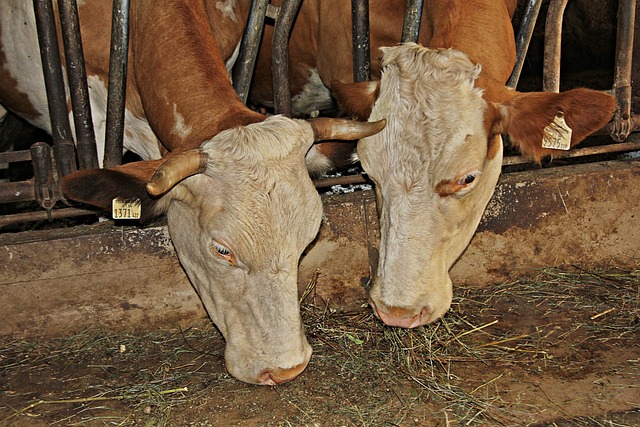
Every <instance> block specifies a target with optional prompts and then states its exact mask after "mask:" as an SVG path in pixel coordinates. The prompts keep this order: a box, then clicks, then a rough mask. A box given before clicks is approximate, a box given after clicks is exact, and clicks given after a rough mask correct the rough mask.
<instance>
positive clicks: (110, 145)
mask: <svg viewBox="0 0 640 427" xmlns="http://www.w3.org/2000/svg"><path fill="white" fill-rule="evenodd" d="M128 53H129V0H113V15H112V19H111V52H110V56H109V89H108V94H107V130H106V135H105V147H104V162H103V164H104V166H105V167H113V166H118V165H120V164H121V163H122V151H123V139H124V108H125V95H126V88H127V54H128Z"/></svg>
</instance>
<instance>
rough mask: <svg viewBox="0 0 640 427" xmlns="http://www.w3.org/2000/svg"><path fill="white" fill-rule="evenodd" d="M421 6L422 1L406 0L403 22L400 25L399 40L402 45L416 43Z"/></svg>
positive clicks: (422, 4)
mask: <svg viewBox="0 0 640 427" xmlns="http://www.w3.org/2000/svg"><path fill="white" fill-rule="evenodd" d="M423 6H424V0H407V7H406V9H405V12H404V22H403V25H402V38H401V39H400V40H401V41H402V42H403V43H404V42H413V43H418V35H419V34H420V19H421V18H422V8H423Z"/></svg>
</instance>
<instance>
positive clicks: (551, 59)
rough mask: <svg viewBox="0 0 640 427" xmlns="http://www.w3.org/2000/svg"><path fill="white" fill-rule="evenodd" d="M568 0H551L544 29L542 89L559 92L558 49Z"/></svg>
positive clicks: (560, 43) (559, 48)
mask: <svg viewBox="0 0 640 427" xmlns="http://www.w3.org/2000/svg"><path fill="white" fill-rule="evenodd" d="M568 1H569V0H551V3H549V11H548V12H547V20H546V21H545V29H544V69H543V73H542V90H544V91H547V92H560V50H561V45H562V18H563V17H564V9H565V7H566V6H567V2H568Z"/></svg>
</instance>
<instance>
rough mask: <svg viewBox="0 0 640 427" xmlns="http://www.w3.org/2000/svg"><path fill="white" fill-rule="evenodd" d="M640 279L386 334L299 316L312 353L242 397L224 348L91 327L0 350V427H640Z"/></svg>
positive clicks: (531, 289)
mask: <svg viewBox="0 0 640 427" xmlns="http://www.w3.org/2000/svg"><path fill="white" fill-rule="evenodd" d="M639 286H640V269H608V270H606V271H604V270H603V271H589V272H585V271H581V270H579V269H576V268H571V269H568V270H567V269H565V270H557V269H553V270H544V271H539V272H537V273H536V274H535V275H534V277H533V278H528V279H520V280H516V281H512V282H508V283H501V284H496V285H495V286H493V287H491V288H486V289H465V288H458V289H456V291H455V294H456V296H455V297H454V304H453V306H452V309H451V310H450V312H449V313H448V314H447V315H446V316H445V318H444V319H442V320H440V321H438V322H436V323H434V324H432V325H428V326H425V327H421V328H417V329H414V330H403V329H397V328H389V327H386V326H384V325H382V324H381V323H380V322H379V321H378V320H377V319H375V318H374V317H373V316H372V315H371V310H370V309H369V307H368V306H367V305H366V304H365V303H364V301H363V302H362V304H361V306H356V307H351V308H349V309H345V310H338V311H335V310H329V309H327V308H326V307H324V306H323V304H322V302H321V301H318V300H314V298H313V289H312V287H311V288H310V291H311V296H309V297H308V298H307V301H306V302H305V303H304V304H303V305H302V313H303V317H304V320H305V324H306V325H307V333H308V336H309V339H310V343H311V345H312V346H313V348H314V351H315V352H314V356H313V358H312V360H311V363H310V365H309V367H308V368H307V370H306V371H305V372H304V373H303V374H302V375H301V376H300V377H299V378H298V379H296V380H294V381H293V382H291V383H289V384H285V385H282V386H278V387H261V386H251V385H246V384H243V383H240V382H238V381H236V380H234V379H233V378H232V377H230V376H229V375H228V374H227V373H226V372H225V369H224V366H223V360H222V354H223V349H224V342H223V340H222V338H221V337H220V335H219V333H218V332H217V331H216V329H215V328H214V327H213V326H211V325H210V323H209V322H208V321H206V319H203V321H202V323H201V324H200V325H197V326H194V327H191V328H189V329H184V330H181V329H170V330H163V331H153V332H148V333H144V334H140V333H138V334H133V333H131V334H127V333H113V332H110V331H108V330H104V329H103V328H101V327H99V326H96V327H94V328H92V329H90V330H86V331H84V332H83V333H80V334H77V335H74V336H70V337H64V338H56V339H49V340H42V341H24V340H18V339H13V340H7V339H4V340H3V341H2V342H1V343H0V425H2V426H50V425H55V426H58V425H60V426H70V425H72V426H103V425H104V426H131V425H136V426H137V425H140V426H214V425H216V426H217V425H225V426H226V425H229V426H235V425H238V426H263V425H267V426H298V425H310V426H316V425H317V426H350V425H356V426H449V425H451V426H465V425H471V426H477V425H482V426H496V425H500V426H501V425H505V426H528V425H556V426H633V425H640V301H639V298H640V289H639Z"/></svg>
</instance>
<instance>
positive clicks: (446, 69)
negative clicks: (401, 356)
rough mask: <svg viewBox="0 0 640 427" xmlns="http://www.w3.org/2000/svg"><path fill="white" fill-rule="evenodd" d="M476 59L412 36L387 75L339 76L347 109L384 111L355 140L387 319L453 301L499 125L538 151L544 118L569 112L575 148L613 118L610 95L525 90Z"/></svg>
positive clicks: (395, 321)
mask: <svg viewBox="0 0 640 427" xmlns="http://www.w3.org/2000/svg"><path fill="white" fill-rule="evenodd" d="M480 73H481V67H480V65H476V64H473V63H472V62H471V61H470V60H469V59H468V57H467V56H466V55H465V54H464V53H462V52H460V51H457V50H453V49H439V50H433V49H428V48H425V47H422V46H419V45H416V44H412V43H409V44H404V45H399V46H396V47H390V48H384V49H383V73H382V78H381V81H380V82H368V83H358V84H354V85H342V84H339V83H337V82H334V84H333V90H334V93H335V95H336V97H337V98H338V100H339V102H340V103H341V105H343V106H347V107H350V108H351V110H353V112H355V113H359V114H360V115H362V114H365V115H367V114H368V113H369V111H370V120H377V119H379V118H382V117H384V118H386V119H387V126H386V128H385V129H384V130H383V131H382V132H381V133H379V134H377V135H374V136H371V137H368V138H365V139H363V140H361V141H360V142H359V143H358V155H359V157H360V161H361V162H362V166H363V168H364V170H365V171H366V172H367V174H368V175H369V177H370V178H371V179H372V180H373V181H374V183H375V192H376V198H377V203H378V213H379V217H380V227H381V238H380V253H379V264H378V266H377V270H376V273H375V276H374V278H373V282H372V286H371V288H370V293H369V299H370V302H371V305H372V306H373V309H374V312H375V313H376V314H377V315H378V317H379V318H380V319H381V320H382V321H384V322H385V323H386V324H388V325H393V326H401V327H409V328H410V327H415V326H419V325H423V324H425V323H428V322H432V321H434V320H436V319H438V318H439V317H441V316H442V315H443V314H444V313H445V312H446V311H447V310H448V308H449V306H450V304H451V300H452V282H451V278H450V277H449V269H450V268H451V266H452V265H453V264H454V262H455V261H456V260H457V258H458V257H459V256H460V255H461V254H462V252H463V251H464V249H465V248H466V246H467V245H468V244H469V241H470V240H471V237H472V236H473V233H474V232H475V230H476V228H477V226H478V223H479V221H480V218H481V215H482V213H483V210H484V208H485V207H486V205H487V203H488V201H489V199H490V198H491V195H492V194H493V191H494V188H495V186H496V183H497V181H498V177H499V175H500V172H501V165H502V140H501V136H500V134H501V133H505V134H509V135H510V136H511V138H512V140H513V141H515V143H516V144H518V146H519V147H520V149H521V151H523V153H524V154H529V155H531V156H533V157H534V158H536V159H539V158H540V157H541V156H542V155H545V154H548V153H551V152H553V150H549V149H543V148H542V147H541V141H542V137H543V133H544V132H545V127H547V126H548V125H550V124H551V123H552V122H553V120H554V118H555V117H556V116H557V115H563V118H564V120H566V123H567V124H568V126H569V127H570V128H571V129H572V130H573V136H572V138H571V141H570V143H571V145H575V144H577V143H578V142H580V141H581V140H582V139H583V138H584V137H586V136H587V135H588V134H589V133H591V132H593V131H595V130H597V129H598V128H600V127H602V126H603V125H604V124H606V122H607V121H608V120H609V119H610V117H611V115H612V113H613V109H614V102H613V99H612V97H611V96H609V95H606V94H604V93H600V92H596V91H592V90H587V89H578V90H574V91H569V92H565V93H560V94H558V93H518V92H515V91H507V90H506V88H505V87H504V86H502V87H501V89H502V90H496V88H493V90H492V92H493V93H501V97H500V99H499V100H495V101H492V100H490V99H489V100H488V99H487V94H488V92H489V90H486V88H480V87H479V86H478V79H479V76H480Z"/></svg>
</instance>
